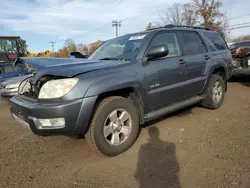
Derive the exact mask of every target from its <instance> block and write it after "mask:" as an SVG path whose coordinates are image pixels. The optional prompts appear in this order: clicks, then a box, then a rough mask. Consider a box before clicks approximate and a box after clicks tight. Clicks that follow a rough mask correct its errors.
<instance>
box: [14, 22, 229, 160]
mask: <svg viewBox="0 0 250 188" xmlns="http://www.w3.org/2000/svg"><path fill="white" fill-rule="evenodd" d="M22 62H23V63H24V64H25V65H26V66H27V68H28V69H29V70H31V71H33V77H31V78H28V79H26V80H24V81H23V82H22V83H21V84H20V86H19V95H17V96H15V97H13V98H11V108H10V110H11V114H12V116H13V118H14V119H16V120H17V121H19V122H20V123H21V124H23V125H25V126H26V127H28V128H30V129H31V131H32V132H33V133H35V134H38V135H42V136H51V135H67V136H78V135H85V138H86V140H87V142H88V144H89V145H90V146H91V147H92V148H93V149H94V150H96V151H98V152H99V153H101V154H104V155H107V156H115V155H118V154H120V153H122V152H124V151H126V150H127V149H129V148H130V147H131V146H132V145H133V143H134V142H135V140H136V138H137V136H138V134H139V132H140V131H139V130H140V125H141V124H144V123H145V122H148V121H150V120H153V119H156V118H159V117H161V116H163V115H165V114H168V113H171V112H173V111H176V110H179V109H181V108H184V107H187V106H190V105H193V104H201V105H202V106H203V107H205V108H208V109H218V108H219V107H220V106H221V105H222V103H223V99H224V95H225V92H226V91H227V80H228V79H229V78H230V77H231V72H232V64H231V62H232V57H231V53H230V51H229V50H228V47H227V44H226V43H225V41H224V40H223V38H222V37H221V36H220V35H219V34H218V33H217V32H215V31H210V30H209V29H207V28H202V27H191V26H175V25H167V26H165V27H162V28H157V29H152V30H149V31H146V32H140V33H134V34H127V35H125V36H121V37H118V38H115V39H112V40H109V41H106V42H105V43H104V44H102V45H101V46H100V47H99V48H98V49H97V50H96V51H95V52H94V53H93V54H91V56H90V57H88V59H56V58H22Z"/></svg>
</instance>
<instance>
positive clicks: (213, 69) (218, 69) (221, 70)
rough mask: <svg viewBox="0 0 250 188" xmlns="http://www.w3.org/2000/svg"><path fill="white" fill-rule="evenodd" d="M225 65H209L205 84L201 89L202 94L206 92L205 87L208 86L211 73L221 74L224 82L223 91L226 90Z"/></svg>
mask: <svg viewBox="0 0 250 188" xmlns="http://www.w3.org/2000/svg"><path fill="white" fill-rule="evenodd" d="M226 70H227V69H226V67H225V66H223V65H215V66H213V67H211V69H210V71H209V72H208V76H207V79H206V82H205V85H204V87H203V89H202V92H201V93H202V94H204V93H205V92H206V89H207V87H208V84H209V80H210V79H211V77H212V75H213V74H218V75H221V76H222V78H223V80H224V82H225V92H227V71H226Z"/></svg>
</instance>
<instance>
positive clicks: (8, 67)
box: [3, 65, 14, 74]
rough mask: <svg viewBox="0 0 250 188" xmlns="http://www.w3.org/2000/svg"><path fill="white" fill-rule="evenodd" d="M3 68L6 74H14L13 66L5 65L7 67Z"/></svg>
mask: <svg viewBox="0 0 250 188" xmlns="http://www.w3.org/2000/svg"><path fill="white" fill-rule="evenodd" d="M3 68H4V73H5V74H8V73H13V72H14V70H13V66H12V65H5V66H3Z"/></svg>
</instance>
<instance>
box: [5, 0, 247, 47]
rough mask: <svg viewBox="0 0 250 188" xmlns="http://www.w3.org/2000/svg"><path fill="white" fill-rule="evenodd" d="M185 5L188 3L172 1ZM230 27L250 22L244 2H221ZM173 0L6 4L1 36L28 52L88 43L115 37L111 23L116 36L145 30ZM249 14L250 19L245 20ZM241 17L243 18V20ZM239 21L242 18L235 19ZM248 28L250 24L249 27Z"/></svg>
mask: <svg viewBox="0 0 250 188" xmlns="http://www.w3.org/2000/svg"><path fill="white" fill-rule="evenodd" d="M174 2H176V3H187V2H189V0H175V1H174ZM222 2H223V7H222V8H221V10H222V11H223V12H225V13H226V14H227V16H228V17H229V24H230V25H234V24H240V23H244V22H250V9H249V3H248V1H247V0H237V1H235V0H222ZM172 3H173V1H172V0H8V1H2V2H1V6H0V12H1V14H0V35H15V36H21V38H23V39H25V40H26V41H27V44H28V50H29V51H31V52H42V51H45V50H51V44H50V43H49V41H53V42H56V43H55V50H58V49H60V48H61V47H62V46H63V45H64V42H65V39H67V38H72V39H73V40H74V41H75V42H76V43H85V44H88V43H91V42H94V41H97V40H107V39H111V38H114V37H115V28H114V27H112V20H121V27H120V28H119V35H124V34H127V33H133V32H138V31H142V30H145V28H146V26H147V24H148V23H149V22H153V23H154V22H157V21H158V20H159V15H161V14H163V13H164V12H165V11H166V9H167V8H168V7H169V6H171V4H172ZM247 14H249V16H244V15H247ZM242 16H244V17H242ZM237 17H241V18H237ZM249 25H250V24H249ZM246 34H250V28H245V29H237V30H232V31H231V33H230V36H231V37H236V36H239V35H246Z"/></svg>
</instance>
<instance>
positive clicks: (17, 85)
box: [5, 82, 20, 89]
mask: <svg viewBox="0 0 250 188" xmlns="http://www.w3.org/2000/svg"><path fill="white" fill-rule="evenodd" d="M19 84H20V82H18V83H15V84H8V85H6V86H5V88H6V89H13V88H18V87H19Z"/></svg>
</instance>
